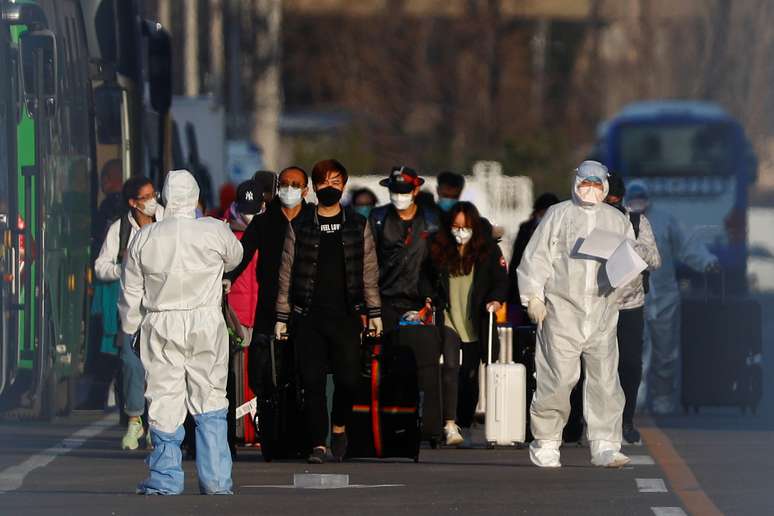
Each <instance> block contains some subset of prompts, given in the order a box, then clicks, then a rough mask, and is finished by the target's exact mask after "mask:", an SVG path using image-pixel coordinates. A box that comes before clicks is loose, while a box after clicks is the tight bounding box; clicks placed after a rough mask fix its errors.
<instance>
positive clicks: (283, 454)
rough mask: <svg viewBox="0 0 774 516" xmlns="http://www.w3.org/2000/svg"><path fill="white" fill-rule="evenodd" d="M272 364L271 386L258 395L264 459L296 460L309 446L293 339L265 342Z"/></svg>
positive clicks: (267, 386) (272, 339) (258, 414)
mask: <svg viewBox="0 0 774 516" xmlns="http://www.w3.org/2000/svg"><path fill="white" fill-rule="evenodd" d="M265 344H266V347H267V349H265V350H264V351H265V352H267V353H268V362H269V364H270V369H269V375H268V380H269V382H268V385H264V386H263V388H262V389H261V395H260V396H259V397H258V403H257V405H258V410H257V415H256V420H257V421H256V426H257V427H258V428H259V429H260V432H259V439H258V440H259V442H260V444H261V454H262V455H263V460H264V461H266V462H271V461H272V460H274V459H296V458H299V457H301V456H302V455H303V453H304V452H306V451H307V450H308V449H309V448H310V446H309V443H308V442H307V437H306V435H305V433H304V421H303V411H302V403H301V392H300V389H299V387H298V381H297V379H296V372H295V356H294V352H293V348H294V346H293V341H292V340H286V341H283V342H282V343H281V344H280V345H276V343H275V340H274V337H271V338H269V339H268V340H267V342H266V343H265Z"/></svg>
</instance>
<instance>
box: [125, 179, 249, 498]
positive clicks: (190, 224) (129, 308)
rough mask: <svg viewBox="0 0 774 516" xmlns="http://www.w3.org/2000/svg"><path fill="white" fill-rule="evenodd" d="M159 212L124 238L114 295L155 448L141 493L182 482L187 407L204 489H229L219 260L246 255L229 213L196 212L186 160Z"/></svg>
mask: <svg viewBox="0 0 774 516" xmlns="http://www.w3.org/2000/svg"><path fill="white" fill-rule="evenodd" d="M163 196H164V200H165V201H166V211H165V218H164V220H163V221H161V222H157V223H155V224H151V225H149V226H146V227H144V228H143V229H142V230H141V231H139V232H138V233H137V235H136V236H135V238H134V239H133V240H132V243H131V244H130V246H129V249H128V251H127V257H126V264H125V267H124V270H123V274H122V276H121V286H122V294H121V299H120V301H119V311H120V314H121V323H122V325H123V331H124V332H125V333H129V334H133V333H135V332H136V331H137V330H138V329H139V330H141V332H140V351H141V357H142V362H143V365H144V366H145V371H146V381H147V387H146V391H145V397H146V398H147V399H148V402H149V408H148V420H149V425H150V429H151V435H152V438H153V443H154V446H155V448H154V450H153V452H152V453H151V455H150V456H149V457H148V460H147V462H148V465H149V467H150V476H149V478H148V479H146V480H145V481H144V482H143V483H142V484H140V486H139V491H140V492H142V493H146V494H178V493H180V492H182V490H183V470H182V468H181V455H180V443H181V442H182V439H183V436H184V431H183V428H182V425H183V421H184V420H185V416H186V411H188V412H190V413H191V414H192V415H193V416H194V418H195V419H196V425H197V426H196V445H197V455H196V466H197V470H198V473H199V485H200V489H201V491H202V492H203V493H207V494H230V492H231V454H230V452H229V449H228V443H227V437H226V433H227V430H226V409H227V407H228V401H227V400H226V379H227V376H228V351H229V350H228V333H227V331H226V325H225V321H224V320H223V315H222V314H221V308H220V306H221V295H222V287H221V279H222V276H223V272H224V270H226V271H228V270H231V269H233V268H234V267H236V266H237V265H238V264H239V262H240V260H241V259H242V245H241V244H240V243H239V240H237V239H236V237H235V236H234V235H233V233H232V232H231V230H230V229H229V228H228V226H227V225H226V223H224V222H222V221H219V220H216V219H213V218H209V217H205V218H201V219H196V218H195V215H194V212H195V209H196V203H197V200H198V198H199V187H198V185H197V184H196V180H195V179H194V177H193V176H192V175H191V174H190V173H189V172H188V171H185V170H175V171H172V172H170V173H169V174H168V175H167V178H166V182H165V184H164V190H163Z"/></svg>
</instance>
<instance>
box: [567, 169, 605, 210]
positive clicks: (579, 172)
mask: <svg viewBox="0 0 774 516" xmlns="http://www.w3.org/2000/svg"><path fill="white" fill-rule="evenodd" d="M591 176H596V177H598V178H600V179H601V180H602V191H603V192H604V196H603V199H604V198H605V197H607V194H608V192H610V183H609V182H608V180H607V178H608V176H609V173H608V171H607V167H606V166H604V165H603V164H602V163H600V162H598V161H592V160H586V161H584V162H583V163H581V164H580V165H578V168H576V169H575V179H574V180H573V184H572V200H573V202H574V203H575V204H577V205H578V206H581V207H583V208H593V207H594V206H597V204H589V203H587V202H584V201H583V200H582V199H581V198H580V196H579V195H578V187H579V186H580V184H581V183H582V182H583V180H584V179H586V178H588V177H591ZM603 202H604V201H603ZM598 204H602V203H601V202H600V203H598Z"/></svg>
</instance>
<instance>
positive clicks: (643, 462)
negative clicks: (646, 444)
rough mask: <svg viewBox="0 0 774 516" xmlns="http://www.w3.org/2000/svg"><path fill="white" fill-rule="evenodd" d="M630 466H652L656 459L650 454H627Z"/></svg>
mask: <svg viewBox="0 0 774 516" xmlns="http://www.w3.org/2000/svg"><path fill="white" fill-rule="evenodd" d="M629 459H630V461H629V465H630V466H653V465H654V464H656V461H654V460H653V457H651V456H650V455H629Z"/></svg>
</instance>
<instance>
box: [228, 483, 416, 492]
mask: <svg viewBox="0 0 774 516" xmlns="http://www.w3.org/2000/svg"><path fill="white" fill-rule="evenodd" d="M239 487H240V488H248V487H252V488H259V489H315V490H320V491H328V490H331V489H372V488H381V487H406V484H373V485H365V484H350V485H348V486H343V487H296V486H294V485H292V484H291V485H287V484H282V485H273V486H270V485H246V486H239Z"/></svg>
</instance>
